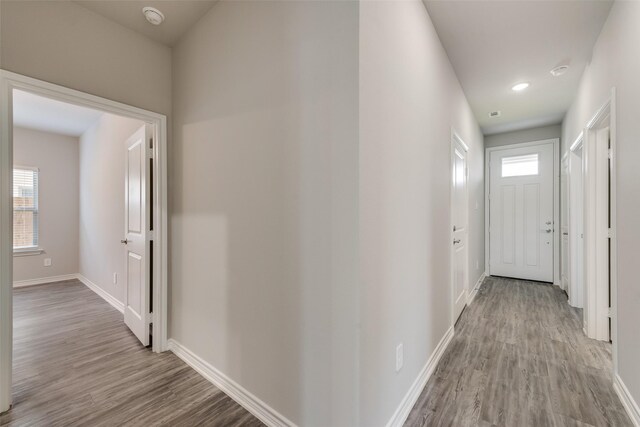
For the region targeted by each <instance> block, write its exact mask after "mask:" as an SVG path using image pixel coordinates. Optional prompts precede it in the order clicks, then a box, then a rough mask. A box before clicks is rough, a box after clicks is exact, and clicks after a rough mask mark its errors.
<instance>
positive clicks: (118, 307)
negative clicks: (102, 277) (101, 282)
mask: <svg viewBox="0 0 640 427" xmlns="http://www.w3.org/2000/svg"><path fill="white" fill-rule="evenodd" d="M76 276H77V278H78V280H80V281H81V282H82V283H84V285H85V286H86V287H87V288H89V289H91V290H92V291H93V292H95V293H96V294H98V295H99V296H100V297H102V299H103V300H105V301H106V302H108V303H109V304H111V305H112V306H113V307H114V308H115V309H116V310H118V311H119V312H120V313H124V303H122V302H120V301H118V300H117V299H116V298H115V297H114V296H113V295H111V294H110V293H108V292H107V291H105V290H104V289H102V288H101V287H100V286H98V285H96V284H95V283H93V282H92V281H91V280H89V279H87V278H86V277H84V276H83V275H82V274H80V273H78V274H77V275H76Z"/></svg>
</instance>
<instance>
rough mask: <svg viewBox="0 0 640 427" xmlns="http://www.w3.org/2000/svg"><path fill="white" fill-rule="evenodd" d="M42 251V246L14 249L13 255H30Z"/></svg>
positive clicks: (38, 253)
mask: <svg viewBox="0 0 640 427" xmlns="http://www.w3.org/2000/svg"><path fill="white" fill-rule="evenodd" d="M42 253H44V249H42V248H24V249H14V250H13V256H14V257H16V256H32V255H40V254H42Z"/></svg>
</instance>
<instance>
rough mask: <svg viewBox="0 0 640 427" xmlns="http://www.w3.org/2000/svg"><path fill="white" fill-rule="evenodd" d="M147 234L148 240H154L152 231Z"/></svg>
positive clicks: (154, 234)
mask: <svg viewBox="0 0 640 427" xmlns="http://www.w3.org/2000/svg"><path fill="white" fill-rule="evenodd" d="M147 233H149V234H148V236H149V240H155V237H156V233H154V232H153V231H147Z"/></svg>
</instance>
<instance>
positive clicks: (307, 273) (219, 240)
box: [170, 1, 358, 426]
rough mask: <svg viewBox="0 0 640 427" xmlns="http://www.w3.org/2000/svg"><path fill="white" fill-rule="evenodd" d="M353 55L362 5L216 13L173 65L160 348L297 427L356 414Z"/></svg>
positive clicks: (269, 5) (252, 5) (293, 5)
mask: <svg viewBox="0 0 640 427" xmlns="http://www.w3.org/2000/svg"><path fill="white" fill-rule="evenodd" d="M357 40H358V3H357V2H329V1H326V2H261V1H255V2H252V1H244V2H219V3H218V4H216V5H215V6H214V7H213V8H212V9H211V10H210V11H209V13H208V14H206V15H205V16H204V17H203V18H202V19H201V21H199V22H198V24H197V25H196V26H195V27H194V28H193V29H192V30H191V31H190V33H188V34H187V36H186V37H185V38H184V39H183V40H182V41H181V42H180V43H179V45H178V46H177V47H176V48H175V51H174V62H173V64H174V77H175V79H174V91H173V92H174V97H175V103H174V113H175V116H174V129H175V131H174V141H173V142H174V143H173V146H172V151H171V154H170V167H171V187H170V190H171V206H172V218H171V233H172V234H171V249H170V250H171V255H170V256H171V260H172V261H171V284H172V286H171V318H170V337H171V338H173V339H175V340H177V341H178V342H179V343H181V344H182V345H184V346H185V347H187V348H188V349H190V350H192V351H193V352H194V353H195V354H197V355H198V356H200V357H201V358H203V359H204V360H205V361H207V362H208V363H210V364H211V365H213V366H214V367H216V368H217V369H219V370H220V371H222V372H224V373H225V374H226V375H228V376H229V377H231V378H232V379H233V380H235V381H236V382H238V383H239V384H240V385H242V386H243V387H245V388H246V389H247V390H249V391H250V392H251V393H253V394H254V395H256V396H257V397H258V398H260V399H262V400H263V401H264V402H266V403H267V404H268V405H270V406H271V407H272V408H274V409H275V410H277V411H279V412H280V413H281V414H283V415H284V416H286V417H287V418H289V419H290V420H292V421H293V422H295V423H297V424H299V425H304V426H328V425H335V426H341V425H353V424H354V421H353V420H354V417H355V413H356V410H357V409H356V405H355V393H356V391H355V378H356V375H357V369H356V367H355V363H356V355H355V354H356V349H357V340H356V336H355V334H356V316H357V312H356V296H355V288H356V283H357V262H356V259H357V258H356V255H357V254H356V252H357V202H358V197H357V174H358V169H357V160H358V158H357V156H358V154H357V146H358V120H357V117H358V116H357V114H358V96H357V93H358V83H357V79H358V42H357Z"/></svg>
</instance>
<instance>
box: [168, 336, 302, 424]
mask: <svg viewBox="0 0 640 427" xmlns="http://www.w3.org/2000/svg"><path fill="white" fill-rule="evenodd" d="M169 351H172V352H173V353H174V354H175V355H176V356H178V357H179V358H180V359H182V361H184V363H186V364H187V365H189V366H191V367H192V368H193V369H194V370H195V371H196V372H198V373H199V374H200V375H202V376H203V377H204V378H205V379H207V380H208V381H209V382H211V383H212V384H213V385H215V386H216V387H218V388H219V389H220V390H222V391H223V392H224V393H225V394H226V395H228V396H229V397H230V398H231V399H233V400H234V401H236V402H237V403H238V404H239V405H240V406H242V407H243V408H245V409H246V410H247V411H249V412H251V413H252V414H253V415H254V416H255V417H256V418H258V419H259V420H260V421H262V422H263V423H264V424H266V425H267V426H273V427H276V426H292V427H293V426H295V424H294V423H293V422H292V421H291V420H288V419H287V418H286V417H285V416H284V415H282V414H280V413H279V412H278V411H276V410H275V409H273V408H272V407H270V406H269V405H267V404H266V403H265V402H263V401H262V400H260V399H259V398H258V397H256V396H254V395H253V394H251V392H249V391H248V390H246V389H245V388H244V387H242V386H241V385H240V384H238V383H237V382H235V381H234V380H232V379H231V378H229V377H228V376H227V375H225V374H224V373H222V372H221V371H220V370H218V369H216V368H215V367H213V366H212V365H211V364H209V363H208V362H206V361H205V360H203V359H202V358H200V357H199V356H197V355H196V354H195V353H193V352H192V351H191V350H189V349H187V348H186V347H185V346H183V345H182V344H180V343H179V342H178V341H176V340H174V339H169Z"/></svg>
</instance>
